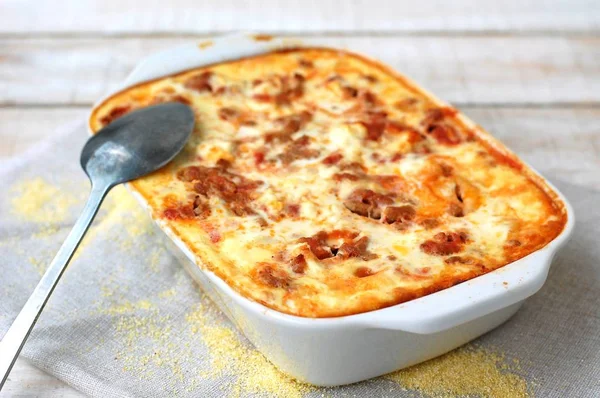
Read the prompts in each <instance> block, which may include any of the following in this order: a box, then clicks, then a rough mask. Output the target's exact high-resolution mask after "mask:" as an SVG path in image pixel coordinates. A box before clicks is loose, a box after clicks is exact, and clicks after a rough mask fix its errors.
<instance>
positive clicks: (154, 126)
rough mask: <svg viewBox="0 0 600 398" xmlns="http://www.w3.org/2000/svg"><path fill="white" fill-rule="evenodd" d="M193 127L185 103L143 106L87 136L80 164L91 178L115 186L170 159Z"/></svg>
mask: <svg viewBox="0 0 600 398" xmlns="http://www.w3.org/2000/svg"><path fill="white" fill-rule="evenodd" d="M193 128H194V112H193V111H192V110H191V108H190V107H189V106H187V105H184V104H181V103H179V102H169V103H165V104H160V105H154V106H150V107H146V108H142V109H140V110H137V111H134V112H131V113H128V114H127V115H125V116H123V117H121V118H119V119H117V120H115V121H114V122H112V123H111V124H109V125H108V126H106V127H104V128H103V129H102V130H100V131H99V132H98V133H97V134H96V135H94V136H93V137H92V138H90V139H89V140H88V141H87V143H86V144H85V146H84V147H83V150H82V152H81V167H82V168H83V170H85V172H86V174H87V175H88V177H89V178H90V179H91V180H92V181H94V180H102V181H104V182H110V183H112V184H113V186H114V185H117V184H120V183H123V182H126V181H130V180H134V179H136V178H139V177H142V176H144V175H146V174H149V173H151V172H153V171H155V170H157V169H159V168H161V167H163V166H164V165H166V164H167V163H168V162H170V161H171V160H172V159H173V158H174V157H175V155H177V154H178V153H179V152H180V151H181V149H183V147H184V146H185V143H186V142H187V140H188V138H189V136H190V134H191V132H192V130H193ZM98 182H100V181H98Z"/></svg>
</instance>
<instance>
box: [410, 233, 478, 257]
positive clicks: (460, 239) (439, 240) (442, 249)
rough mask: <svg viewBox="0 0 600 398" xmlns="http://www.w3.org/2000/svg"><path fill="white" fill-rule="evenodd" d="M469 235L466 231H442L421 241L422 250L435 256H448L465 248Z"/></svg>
mask: <svg viewBox="0 0 600 398" xmlns="http://www.w3.org/2000/svg"><path fill="white" fill-rule="evenodd" d="M467 240H468V236H467V234H466V233H465V232H440V233H437V234H435V235H434V236H433V239H431V240H427V241H425V242H423V243H421V246H420V248H421V250H422V251H423V252H425V253H427V254H430V255H433V256H448V255H450V254H456V253H459V252H461V251H462V250H463V248H464V244H465V243H466V242H467Z"/></svg>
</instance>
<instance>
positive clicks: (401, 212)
mask: <svg viewBox="0 0 600 398" xmlns="http://www.w3.org/2000/svg"><path fill="white" fill-rule="evenodd" d="M416 215H417V211H416V210H415V208H414V207H413V206H411V205H402V206H388V207H386V208H385V209H383V218H382V219H381V221H383V222H384V223H386V224H394V223H404V222H407V221H412V220H414V218H415V216H416Z"/></svg>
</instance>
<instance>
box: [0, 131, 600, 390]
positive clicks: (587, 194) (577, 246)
mask: <svg viewBox="0 0 600 398" xmlns="http://www.w3.org/2000/svg"><path fill="white" fill-rule="evenodd" d="M86 138H87V133H86V132H85V128H84V127H83V123H77V124H72V125H70V126H67V127H66V128H64V129H63V130H62V132H60V134H57V135H56V136H53V137H52V138H51V139H50V140H49V141H47V142H44V143H41V144H40V145H39V146H38V147H37V148H34V149H33V150H31V151H29V152H27V153H26V154H25V155H22V156H20V157H18V158H15V159H11V160H9V161H6V162H4V163H1V164H0V187H1V189H2V195H1V198H0V258H1V261H0V266H1V273H0V275H1V276H0V336H1V335H3V334H4V333H5V332H6V330H7V329H8V327H9V325H10V323H11V322H12V320H13V319H14V317H15V316H16V314H17V313H18V311H19V310H20V309H21V307H22V305H23V304H24V303H25V301H26V299H27V297H28V296H29V294H30V293H31V291H32V289H33V288H34V286H35V284H36V283H37V281H38V279H39V278H40V275H41V273H42V272H43V270H44V267H45V266H46V265H47V264H48V262H49V261H50V259H51V258H52V256H53V255H54V253H55V252H56V250H57V248H58V247H59V245H60V243H61V242H62V241H63V239H64V238H65V236H66V234H67V233H68V231H69V229H70V227H71V226H72V224H73V222H74V221H75V219H76V217H77V216H78V214H79V211H80V210H81V208H82V206H83V203H84V198H85V197H86V195H87V191H88V183H87V181H86V177H85V175H84V174H83V172H82V171H81V169H80V167H79V159H78V158H79V152H80V149H81V147H82V145H83V143H84V141H85V140H86ZM556 185H557V186H558V188H559V189H560V190H562V192H563V193H564V194H565V195H566V196H567V197H568V198H569V200H570V201H571V203H572V204H573V206H574V208H575V212H576V218H577V226H576V229H575V233H574V235H573V238H572V239H571V241H570V242H569V243H568V244H567V246H566V247H565V248H564V249H563V250H562V251H561V252H560V253H559V254H558V255H557V257H556V258H555V260H554V264H553V266H552V269H551V272H550V275H549V277H548V281H547V282H546V284H545V285H544V287H543V288H542V289H541V291H540V292H538V293H537V294H536V295H534V296H533V297H531V298H530V299H529V300H527V302H526V304H525V305H524V307H523V308H522V309H521V310H520V311H519V312H518V313H517V314H516V315H515V316H514V317H513V318H512V319H511V320H510V321H508V322H507V323H506V324H504V325H502V326H501V327H499V328H497V329H496V330H494V331H492V332H490V333H488V334H487V335H485V336H483V337H481V338H479V339H478V340H477V341H476V342H475V345H473V344H474V343H471V344H470V345H471V346H473V347H483V348H486V349H487V348H489V349H491V350H493V352H496V353H501V355H503V358H506V360H509V359H510V360H512V361H513V363H514V361H515V360H518V363H519V368H518V370H516V371H514V372H513V373H514V374H515V375H516V376H515V377H517V378H518V379H519V380H522V381H524V383H526V385H527V392H528V393H529V394H532V395H535V396H540V397H598V396H600V298H599V297H600V244H599V243H600V240H599V239H598V237H599V236H600V227H599V225H600V192H595V191H590V190H586V189H583V188H579V187H575V186H572V185H569V184H565V183H557V184H556ZM161 239H162V238H160V237H159V234H156V233H155V232H153V230H152V227H151V222H150V220H149V217H147V216H146V215H145V214H144V213H143V211H141V210H140V209H139V208H138V207H137V205H135V204H133V203H132V200H131V199H130V198H129V197H128V193H127V192H125V191H124V190H123V189H122V188H121V189H120V191H119V190H117V191H115V192H113V193H111V194H110V195H109V198H108V199H107V201H106V202H105V203H104V205H103V208H102V210H101V211H100V213H99V215H98V217H97V219H96V221H95V223H94V227H93V228H92V229H91V230H90V232H89V236H88V237H87V238H86V240H85V241H84V244H83V246H82V247H81V249H80V250H79V252H78V254H77V255H76V258H75V259H74V261H73V262H72V263H71V265H70V266H69V269H68V270H67V272H66V273H65V275H64V277H63V279H62V280H61V282H60V284H59V286H58V287H57V289H56V291H55V292H54V295H53V296H52V298H51V300H50V302H49V305H48V307H47V308H46V310H45V311H44V313H43V315H42V316H41V318H40V320H39V322H38V324H37V326H36V327H35V330H34V331H33V333H32V335H31V337H30V338H29V341H28V342H27V344H26V345H25V348H24V350H23V352H22V355H23V356H24V357H26V358H28V359H29V360H30V361H31V362H32V363H33V364H34V365H35V366H37V367H39V368H41V369H43V370H45V371H46V372H48V373H51V374H53V375H54V376H56V377H58V378H59V379H61V380H63V381H65V382H66V383H68V384H70V385H71V386H73V387H75V388H76V389H78V390H80V391H82V392H84V393H86V394H89V395H92V396H97V397H130V396H133V397H163V396H197V397H212V396H229V395H237V396H246V395H254V396H256V395H258V396H262V395H264V396H273V395H278V396H302V395H307V396H322V394H325V396H334V397H335V396H428V395H430V394H434V395H435V394H438V395H440V394H441V395H445V396H448V395H452V393H463V394H464V393H465V389H464V388H463V389H461V388H458V387H457V388H453V387H452V386H450V388H446V390H443V391H441V392H440V391H437V392H436V390H435V388H433V389H432V387H431V383H429V384H421V385H419V384H418V383H417V384H414V383H413V384H410V383H409V385H408V387H413V388H414V387H417V388H418V387H423V388H421V390H420V391H418V390H413V389H411V388H407V386H406V385H405V386H403V385H401V384H399V383H397V382H395V381H393V380H390V379H389V378H378V379H375V380H370V381H367V382H363V383H358V384H355V385H352V386H346V387H341V388H330V389H312V390H311V389H308V388H305V387H301V386H297V385H295V384H293V383H291V382H290V381H289V380H285V378H283V377H281V376H280V375H278V373H277V371H274V370H273V369H271V368H270V365H269V364H268V363H266V362H265V361H264V358H262V357H261V356H260V355H259V354H257V353H256V351H255V350H253V349H252V348H251V347H250V346H249V345H248V343H247V342H246V340H245V339H244V338H243V337H242V336H239V335H238V334H237V332H234V331H232V330H231V329H229V323H228V321H227V320H226V319H224V318H223V317H222V316H221V315H220V314H219V313H218V311H217V310H215V309H214V307H213V306H212V305H211V304H210V302H209V301H208V300H207V299H205V298H204V297H203V296H202V295H201V293H200V292H199V290H198V289H197V287H196V286H195V285H194V284H193V282H192V280H191V279H190V278H189V277H188V276H187V274H185V273H184V271H183V269H182V267H180V265H179V264H178V263H177V262H176V260H175V259H174V258H173V257H172V256H171V255H170V254H168V253H167V252H166V251H165V250H164V249H163V248H162V245H161ZM490 355H492V354H490ZM494 355H495V354H494ZM471 365H473V364H472V363H471ZM471 365H470V366H471ZM497 365H498V367H499V368H502V369H501V370H500V372H501V373H502V372H508V370H507V368H506V367H505V366H504V365H502V360H500V361H499V362H498V363H497ZM459 367H462V366H459ZM460 370H461V369H451V370H450V372H454V371H456V372H459V371H460ZM484 376H485V375H484ZM496 376H497V375H496ZM486 377H487V376H486ZM439 381H440V383H442V384H443V382H445V380H439ZM497 381H498V378H497V377H496V378H494V377H491V378H490V379H489V382H490V383H496V382H497ZM422 383H425V382H422ZM435 383H436V381H435V375H434V383H433V384H434V385H435ZM424 386H425V387H427V388H425V387H424ZM495 387H498V388H500V387H499V386H495ZM498 391H500V392H498ZM502 391H504V390H497V389H496V390H493V389H492V390H483V389H482V390H480V391H478V390H467V393H469V394H474V395H495V396H501V395H507V394H509V393H511V394H512V393H514V391H513V390H506V391H507V392H506V393H505V394H503V393H502ZM511 391H512V392H511ZM513 395H515V394H513Z"/></svg>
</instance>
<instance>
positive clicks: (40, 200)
mask: <svg viewBox="0 0 600 398" xmlns="http://www.w3.org/2000/svg"><path fill="white" fill-rule="evenodd" d="M11 193H12V200H11V205H12V211H13V213H14V214H16V215H18V216H19V217H20V218H22V219H24V220H25V221H30V222H36V223H48V224H52V223H54V224H56V223H60V222H64V220H65V219H66V218H67V216H69V215H70V214H71V211H72V209H71V208H72V206H73V205H75V204H77V203H79V199H78V198H77V197H76V196H75V195H73V194H69V193H65V192H64V191H62V190H61V189H59V188H58V187H57V186H55V185H52V184H49V183H48V182H46V181H44V180H43V179H42V178H39V177H37V178H33V179H31V180H24V181H21V182H19V183H17V184H15V185H14V186H13V187H12V188H11ZM40 233H41V234H50V231H45V232H44V231H42V232H40Z"/></svg>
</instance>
